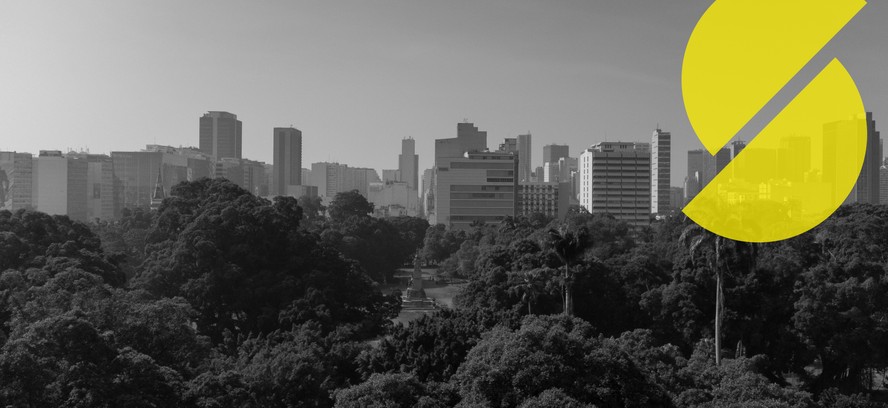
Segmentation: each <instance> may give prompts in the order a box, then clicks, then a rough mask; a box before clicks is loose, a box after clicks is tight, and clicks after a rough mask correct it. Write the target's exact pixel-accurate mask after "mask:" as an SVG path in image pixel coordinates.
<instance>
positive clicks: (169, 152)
mask: <svg viewBox="0 0 888 408" xmlns="http://www.w3.org/2000/svg"><path fill="white" fill-rule="evenodd" d="M111 161H112V163H113V166H114V185H115V189H114V191H115V198H114V201H115V206H114V207H115V214H114V216H115V218H119V217H120V213H119V211H120V210H122V209H123V208H135V207H143V208H148V207H149V206H150V205H151V197H152V196H153V195H154V190H155V184H157V178H158V172H159V171H162V172H163V176H162V177H161V178H162V180H163V187H164V189H165V190H166V191H171V189H172V187H173V186H174V185H176V184H179V183H180V182H183V181H194V180H198V179H200V178H203V177H215V174H216V169H215V167H214V164H213V160H212V157H211V156H209V155H206V154H204V153H202V152H201V151H199V150H196V149H193V148H177V147H171V146H160V145H148V146H146V148H145V149H144V150H142V151H138V152H111Z"/></svg>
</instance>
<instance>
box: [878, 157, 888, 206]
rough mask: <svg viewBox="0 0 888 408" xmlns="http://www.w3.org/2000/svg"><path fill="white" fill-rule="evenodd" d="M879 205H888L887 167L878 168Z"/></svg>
mask: <svg viewBox="0 0 888 408" xmlns="http://www.w3.org/2000/svg"><path fill="white" fill-rule="evenodd" d="M879 204H882V205H884V204H888V166H886V165H882V167H879Z"/></svg>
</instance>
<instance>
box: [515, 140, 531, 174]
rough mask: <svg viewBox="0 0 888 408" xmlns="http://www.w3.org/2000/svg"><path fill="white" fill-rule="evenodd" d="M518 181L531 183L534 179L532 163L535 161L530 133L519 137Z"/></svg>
mask: <svg viewBox="0 0 888 408" xmlns="http://www.w3.org/2000/svg"><path fill="white" fill-rule="evenodd" d="M516 147H517V149H518V181H530V179H531V177H533V172H532V169H533V167H531V161H532V160H533V136H532V135H531V134H530V132H528V133H526V134H523V135H518V141H517V146H516Z"/></svg>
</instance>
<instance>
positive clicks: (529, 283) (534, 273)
mask: <svg viewBox="0 0 888 408" xmlns="http://www.w3.org/2000/svg"><path fill="white" fill-rule="evenodd" d="M542 272H543V270H541V269H534V270H530V271H526V272H523V273H522V274H521V275H522V276H521V282H520V283H518V284H517V285H515V286H513V287H511V288H510V289H509V292H511V293H512V294H515V295H517V294H521V301H522V302H527V314H528V315H532V314H533V304H534V303H535V302H536V301H537V299H539V297H540V296H541V295H543V293H545V291H546V284H545V282H544V278H543V274H542Z"/></svg>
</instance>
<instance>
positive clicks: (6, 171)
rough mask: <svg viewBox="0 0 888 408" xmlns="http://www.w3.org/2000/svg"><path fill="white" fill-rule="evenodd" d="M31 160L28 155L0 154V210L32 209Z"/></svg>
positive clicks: (32, 164)
mask: <svg viewBox="0 0 888 408" xmlns="http://www.w3.org/2000/svg"><path fill="white" fill-rule="evenodd" d="M33 160H34V158H33V156H32V155H31V154H30V153H17V152H0V210H9V211H15V210H20V209H26V208H31V207H32V205H33V203H32V201H33V198H32V192H33V185H32V183H33V179H32V177H33V168H34V163H33Z"/></svg>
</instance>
